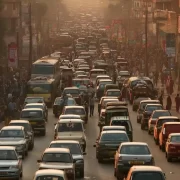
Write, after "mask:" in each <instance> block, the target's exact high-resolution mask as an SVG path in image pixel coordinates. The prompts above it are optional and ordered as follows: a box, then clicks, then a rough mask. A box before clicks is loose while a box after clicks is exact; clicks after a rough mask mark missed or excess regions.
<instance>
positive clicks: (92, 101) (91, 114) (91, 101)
mask: <svg viewBox="0 0 180 180" xmlns="http://www.w3.org/2000/svg"><path fill="white" fill-rule="evenodd" d="M94 104H95V98H94V95H92V96H91V97H90V99H89V107H90V117H91V116H93V115H94Z"/></svg>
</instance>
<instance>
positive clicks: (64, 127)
mask: <svg viewBox="0 0 180 180" xmlns="http://www.w3.org/2000/svg"><path fill="white" fill-rule="evenodd" d="M79 131H80V132H82V131H83V127H82V124H81V123H72V122H70V123H59V126H58V132H79Z"/></svg>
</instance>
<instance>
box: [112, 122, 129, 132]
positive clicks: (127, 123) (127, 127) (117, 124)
mask: <svg viewBox="0 0 180 180" xmlns="http://www.w3.org/2000/svg"><path fill="white" fill-rule="evenodd" d="M111 125H112V126H124V127H126V130H127V131H131V130H132V128H131V125H130V123H129V121H122V120H113V121H112V122H111Z"/></svg>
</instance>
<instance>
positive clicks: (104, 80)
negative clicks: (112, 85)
mask: <svg viewBox="0 0 180 180" xmlns="http://www.w3.org/2000/svg"><path fill="white" fill-rule="evenodd" d="M101 82H112V79H100V80H99V83H101Z"/></svg>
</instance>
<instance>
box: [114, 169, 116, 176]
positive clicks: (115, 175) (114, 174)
mask: <svg viewBox="0 0 180 180" xmlns="http://www.w3.org/2000/svg"><path fill="white" fill-rule="evenodd" d="M114 177H116V168H114Z"/></svg>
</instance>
